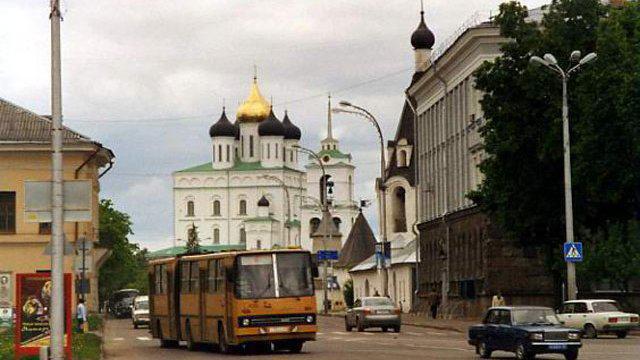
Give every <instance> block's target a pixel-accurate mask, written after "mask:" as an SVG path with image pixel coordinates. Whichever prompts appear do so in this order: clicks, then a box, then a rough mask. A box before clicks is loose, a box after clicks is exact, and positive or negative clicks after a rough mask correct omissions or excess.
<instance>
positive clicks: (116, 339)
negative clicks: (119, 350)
mask: <svg viewBox="0 0 640 360" xmlns="http://www.w3.org/2000/svg"><path fill="white" fill-rule="evenodd" d="M111 340H113V341H124V338H121V337H117V338H113V339H111Z"/></svg>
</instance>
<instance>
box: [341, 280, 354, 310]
mask: <svg viewBox="0 0 640 360" xmlns="http://www.w3.org/2000/svg"><path fill="white" fill-rule="evenodd" d="M342 295H343V296H344V303H345V304H346V305H347V307H348V308H352V307H353V301H354V298H353V280H351V279H349V280H347V281H345V282H344V286H343V287H342Z"/></svg>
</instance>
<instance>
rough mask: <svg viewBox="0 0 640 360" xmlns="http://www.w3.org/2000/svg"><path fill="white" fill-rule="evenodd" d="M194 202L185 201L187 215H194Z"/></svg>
mask: <svg viewBox="0 0 640 360" xmlns="http://www.w3.org/2000/svg"><path fill="white" fill-rule="evenodd" d="M195 207H196V206H195V204H194V203H193V201H192V200H189V201H187V216H196V209H195Z"/></svg>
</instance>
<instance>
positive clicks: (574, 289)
mask: <svg viewBox="0 0 640 360" xmlns="http://www.w3.org/2000/svg"><path fill="white" fill-rule="evenodd" d="M567 81H568V76H567V75H564V74H563V76H562V134H563V142H564V144H563V145H564V146H563V149H564V208H565V229H566V242H567V243H573V198H572V195H571V148H570V146H571V141H570V138H569V102H568V96H567ZM577 295H578V286H577V284H576V264H575V263H573V262H570V261H569V262H567V298H568V299H569V300H575V299H576V297H577Z"/></svg>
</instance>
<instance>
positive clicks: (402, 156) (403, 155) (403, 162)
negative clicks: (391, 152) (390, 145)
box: [398, 150, 407, 167]
mask: <svg viewBox="0 0 640 360" xmlns="http://www.w3.org/2000/svg"><path fill="white" fill-rule="evenodd" d="M405 166H407V152H406V151H405V150H400V151H399V152H398V167H405Z"/></svg>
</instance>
